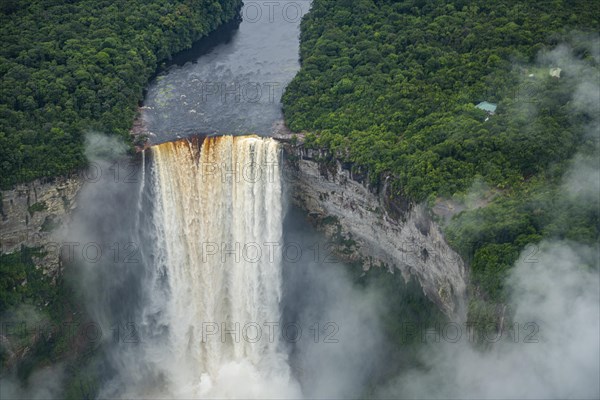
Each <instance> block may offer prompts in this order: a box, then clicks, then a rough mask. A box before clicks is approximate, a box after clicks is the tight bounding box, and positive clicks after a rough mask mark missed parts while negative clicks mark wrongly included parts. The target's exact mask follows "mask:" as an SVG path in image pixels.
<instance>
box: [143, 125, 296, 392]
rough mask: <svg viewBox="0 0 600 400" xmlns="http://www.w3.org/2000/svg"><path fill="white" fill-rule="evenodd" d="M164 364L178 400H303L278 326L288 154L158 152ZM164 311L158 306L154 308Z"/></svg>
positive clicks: (213, 148)
mask: <svg viewBox="0 0 600 400" xmlns="http://www.w3.org/2000/svg"><path fill="white" fill-rule="evenodd" d="M151 153H152V154H151V155H152V159H153V165H152V170H151V174H149V175H151V177H149V180H150V182H151V184H152V185H153V193H154V196H155V197H156V198H155V209H154V211H153V216H152V218H153V223H152V226H153V229H154V230H155V232H153V236H154V237H155V246H156V248H155V249H154V250H153V251H154V255H155V256H154V261H153V265H152V268H153V269H154V270H155V271H164V275H165V276H166V281H167V286H168V289H167V292H168V294H167V295H166V296H164V295H162V294H160V293H158V292H159V291H158V290H157V294H156V296H157V298H160V299H161V300H160V301H159V302H164V303H165V304H164V305H163V308H164V309H163V310H162V314H163V317H162V318H163V319H164V321H163V322H164V324H165V325H166V326H168V334H167V339H166V342H167V343H166V349H163V350H162V354H160V355H158V356H154V357H153V359H154V360H157V363H160V365H161V368H163V370H164V374H165V376H166V378H167V379H166V381H167V382H168V383H167V385H168V391H169V394H171V395H173V396H174V397H188V398H189V397H198V396H201V397H205V396H206V397H261V398H262V397H282V396H293V397H298V396H300V393H299V392H298V391H297V385H296V384H295V383H294V382H293V379H292V378H291V374H290V371H289V366H288V364H287V355H286V352H285V351H284V350H283V349H282V340H281V335H280V330H279V329H278V324H279V321H280V310H279V302H280V298H281V264H282V259H281V258H282V255H281V244H282V218H283V210H282V187H281V176H280V174H281V171H280V162H279V146H278V144H277V142H276V141H274V140H273V139H264V138H259V137H257V136H237V137H232V136H223V137H214V138H207V139H205V140H204V141H200V140H198V139H184V140H180V141H177V142H170V143H164V144H160V145H157V146H154V147H152V149H151ZM154 303H156V301H155V302H154Z"/></svg>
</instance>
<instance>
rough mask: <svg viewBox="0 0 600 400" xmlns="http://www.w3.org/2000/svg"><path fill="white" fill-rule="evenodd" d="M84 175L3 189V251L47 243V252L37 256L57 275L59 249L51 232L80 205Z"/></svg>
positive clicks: (0, 245)
mask: <svg viewBox="0 0 600 400" xmlns="http://www.w3.org/2000/svg"><path fill="white" fill-rule="evenodd" d="M83 182H84V178H83V176H81V175H72V176H70V177H56V178H52V179H37V180H35V181H32V182H29V183H24V184H19V185H17V186H16V187H14V188H13V189H11V190H4V191H2V192H1V194H2V197H1V198H0V200H1V202H0V251H1V252H2V253H13V252H15V251H18V250H20V249H21V246H26V247H43V248H45V250H46V256H45V257H44V258H43V259H34V262H35V264H36V266H38V267H41V268H43V271H44V273H45V274H50V275H51V276H55V275H56V272H57V271H58V269H59V251H58V250H57V247H56V245H55V244H54V243H52V242H51V239H50V233H51V232H52V231H53V230H54V229H55V228H57V227H58V226H61V225H63V224H64V223H66V222H67V221H68V218H69V214H70V211H71V210H73V209H74V208H75V207H76V202H75V198H76V195H77V193H78V192H79V189H80V188H81V186H82V185H83Z"/></svg>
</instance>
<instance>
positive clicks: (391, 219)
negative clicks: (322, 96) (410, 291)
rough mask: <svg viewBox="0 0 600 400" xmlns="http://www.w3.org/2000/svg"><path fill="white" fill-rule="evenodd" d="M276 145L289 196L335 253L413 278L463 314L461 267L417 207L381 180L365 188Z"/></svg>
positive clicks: (321, 156) (331, 165)
mask: <svg viewBox="0 0 600 400" xmlns="http://www.w3.org/2000/svg"><path fill="white" fill-rule="evenodd" d="M284 149H285V151H286V153H287V157H286V160H287V165H286V171H287V172H288V173H287V174H286V178H287V179H286V180H287V182H288V185H290V186H291V188H290V189H291V190H290V192H291V196H292V201H293V202H294V203H295V204H296V205H298V206H300V207H302V208H303V209H305V210H306V211H307V212H308V215H309V216H310V218H311V219H312V222H313V223H314V224H315V225H316V226H317V227H318V228H320V229H321V230H322V231H324V232H325V233H326V235H327V236H328V237H329V239H330V240H332V242H333V243H334V244H335V245H334V246H335V248H334V251H335V252H336V254H337V255H339V256H341V257H342V258H344V259H345V260H347V261H351V262H361V263H362V264H363V268H364V269H365V270H366V269H368V268H371V267H380V266H386V267H387V268H389V269H390V270H391V271H392V272H393V271H399V272H400V273H402V275H403V277H404V278H405V279H408V278H409V276H411V275H412V276H415V277H416V278H417V279H418V280H419V282H420V284H421V286H422V288H423V291H424V293H425V295H426V296H427V297H428V298H429V299H430V300H432V301H433V302H434V303H436V304H437V305H438V306H439V307H440V309H441V310H442V311H443V312H444V313H445V314H446V315H448V316H449V317H450V318H452V319H454V320H457V319H463V318H464V315H465V312H466V308H465V305H464V302H465V300H464V299H465V290H466V269H465V265H464V263H463V261H462V260H461V258H460V257H459V256H458V254H456V252H454V251H453V250H452V249H451V248H450V247H449V246H448V244H447V243H446V241H445V239H444V237H443V235H442V233H441V230H440V227H439V226H438V225H437V224H436V223H435V222H434V221H433V220H432V219H431V218H430V217H429V216H428V215H427V213H426V210H425V208H424V207H422V206H420V205H415V204H412V203H410V202H408V201H406V200H404V199H402V198H393V197H392V195H391V191H390V190H389V187H388V184H387V182H383V183H382V184H380V185H378V187H375V188H373V187H369V184H368V182H366V181H365V177H364V176H360V175H356V174H354V175H353V174H352V173H351V171H350V168H349V166H344V165H342V164H341V163H340V162H339V161H336V160H331V159H330V158H328V157H327V154H326V153H323V152H318V151H315V150H306V149H304V148H302V146H292V145H290V144H289V143H288V144H285V145H284ZM326 159H329V161H324V160H326Z"/></svg>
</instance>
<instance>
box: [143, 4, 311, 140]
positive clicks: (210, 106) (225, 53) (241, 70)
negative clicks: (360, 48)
mask: <svg viewBox="0 0 600 400" xmlns="http://www.w3.org/2000/svg"><path fill="white" fill-rule="evenodd" d="M309 8H310V1H307V0H300V1H297V0H296V1H288V0H284V1H246V2H245V4H244V6H243V8H242V10H241V21H239V20H238V21H232V22H230V23H227V24H225V25H223V26H222V27H221V28H219V29H218V30H217V31H215V32H213V33H212V34H210V35H209V36H207V37H205V38H204V39H202V40H200V41H199V42H197V43H196V44H194V46H193V47H192V48H191V49H190V50H187V51H184V52H182V53H179V54H177V55H176V56H174V57H173V59H172V60H171V61H169V62H168V63H166V65H164V68H163V71H162V72H161V73H159V74H158V75H157V76H156V77H155V78H154V79H153V80H152V82H151V83H150V84H149V86H148V88H147V93H146V97H145V100H144V102H143V107H142V115H141V117H142V121H143V124H144V129H145V130H146V131H147V132H149V135H150V141H151V142H152V143H160V142H165V141H169V140H174V139H176V138H179V137H185V136H189V135H193V134H203V135H211V134H235V135H237V134H249V133H254V134H258V135H261V136H271V135H272V134H274V133H275V132H276V131H277V130H278V129H279V127H280V126H281V122H282V118H283V116H282V112H281V102H280V100H281V96H282V94H283V91H284V89H285V87H286V85H287V84H288V83H289V82H290V81H291V80H292V78H293V77H294V75H295V74H296V72H297V71H298V70H299V68H300V64H299V56H298V51H299V34H300V20H301V18H302V16H303V15H304V14H305V13H306V12H307V11H308V10H309Z"/></svg>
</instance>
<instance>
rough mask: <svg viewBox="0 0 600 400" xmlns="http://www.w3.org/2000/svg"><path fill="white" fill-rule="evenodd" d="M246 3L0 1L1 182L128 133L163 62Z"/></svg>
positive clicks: (44, 170)
mask: <svg viewBox="0 0 600 400" xmlns="http://www.w3.org/2000/svg"><path fill="white" fill-rule="evenodd" d="M240 7H241V0H175V1H167V0H144V1H141V0H119V1H96V0H83V1H57V0H34V1H29V0H3V1H2V2H0V32H1V35H2V48H1V49H0V170H1V171H2V173H1V174H0V187H1V188H8V187H10V186H11V185H13V184H15V183H17V182H23V181H28V180H32V179H34V178H38V177H43V176H54V175H58V174H63V173H68V172H70V171H72V170H74V169H76V168H80V167H82V166H83V165H84V163H85V158H84V156H83V135H84V134H85V132H86V131H91V130H93V131H99V132H103V133H107V134H115V135H121V136H123V137H126V136H127V135H128V130H129V129H130V127H131V125H132V122H133V118H134V115H135V112H136V106H137V104H138V102H139V101H140V100H141V99H142V93H143V89H144V86H145V85H146V83H147V82H148V80H149V78H150V77H151V76H152V74H153V73H155V71H156V69H157V66H158V65H159V63H160V62H161V61H162V60H165V59H168V58H170V57H171V55H172V54H173V53H175V52H177V51H180V50H183V49H186V48H188V47H190V46H191V45H192V42H193V41H195V40H197V39H199V38H200V37H202V36H204V35H206V34H207V33H208V32H210V31H211V30H213V29H214V28H216V27H217V26H218V25H220V24H221V23H223V22H224V21H227V20H230V19H231V18H233V17H234V16H236V15H237V13H238V12H239V9H240Z"/></svg>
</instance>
